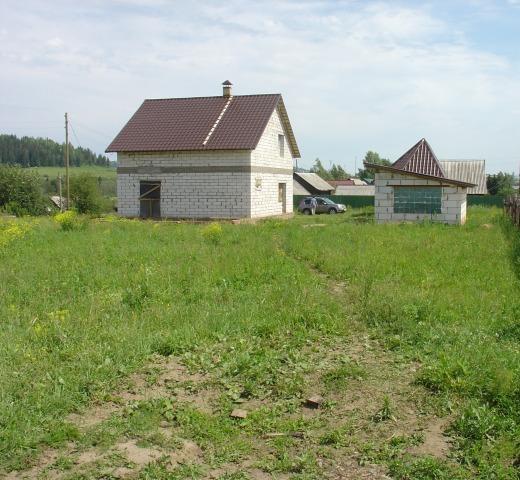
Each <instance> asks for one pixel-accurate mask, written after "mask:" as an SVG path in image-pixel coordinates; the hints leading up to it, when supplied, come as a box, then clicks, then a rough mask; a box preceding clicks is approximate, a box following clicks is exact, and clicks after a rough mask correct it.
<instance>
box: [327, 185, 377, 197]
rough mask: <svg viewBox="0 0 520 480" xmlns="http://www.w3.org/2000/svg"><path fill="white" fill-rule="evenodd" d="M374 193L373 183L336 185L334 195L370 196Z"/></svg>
mask: <svg viewBox="0 0 520 480" xmlns="http://www.w3.org/2000/svg"><path fill="white" fill-rule="evenodd" d="M375 194H376V187H375V186H374V185H338V186H337V187H336V191H335V192H334V195H344V196H346V197H348V196H367V197H372V196H374V195H375Z"/></svg>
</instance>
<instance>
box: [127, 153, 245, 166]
mask: <svg viewBox="0 0 520 480" xmlns="http://www.w3.org/2000/svg"><path fill="white" fill-rule="evenodd" d="M250 163H251V152H250V151H249V150H207V151H186V152H161V153H118V154H117V166H118V167H211V166H218V167H222V166H248V165H250Z"/></svg>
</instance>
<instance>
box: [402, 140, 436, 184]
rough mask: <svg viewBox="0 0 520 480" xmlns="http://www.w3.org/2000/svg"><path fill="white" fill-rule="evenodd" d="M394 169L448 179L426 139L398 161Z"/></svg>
mask: <svg viewBox="0 0 520 480" xmlns="http://www.w3.org/2000/svg"><path fill="white" fill-rule="evenodd" d="M392 167H394V168H397V169H399V170H404V171H405V172H412V173H420V174H422V175H431V176H433V177H438V178H445V177H446V175H444V171H443V169H442V167H441V165H440V163H439V160H437V157H436V156H435V153H433V150H432V147H430V144H429V143H428V142H427V141H426V139H424V138H422V139H421V140H419V141H418V142H417V143H416V144H415V145H414V146H413V147H412V148H410V150H408V151H407V152H406V153H405V154H404V155H402V156H401V157H400V158H399V159H397V160H396V161H395V162H394V163H393V164H392Z"/></svg>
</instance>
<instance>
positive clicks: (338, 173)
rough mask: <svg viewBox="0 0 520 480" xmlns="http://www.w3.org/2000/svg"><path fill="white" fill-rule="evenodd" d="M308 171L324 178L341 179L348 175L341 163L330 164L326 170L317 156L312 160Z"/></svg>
mask: <svg viewBox="0 0 520 480" xmlns="http://www.w3.org/2000/svg"><path fill="white" fill-rule="evenodd" d="M310 172H312V173H316V174H317V175H319V176H320V177H321V178H323V179H324V180H343V179H346V178H349V177H350V174H348V173H347V172H346V171H345V169H344V168H343V167H342V166H341V165H336V164H335V163H333V164H332V167H331V168H330V170H327V169H326V168H325V167H324V166H323V164H322V163H321V160H320V159H319V158H317V159H316V160H314V165H313V166H312V167H311V169H310Z"/></svg>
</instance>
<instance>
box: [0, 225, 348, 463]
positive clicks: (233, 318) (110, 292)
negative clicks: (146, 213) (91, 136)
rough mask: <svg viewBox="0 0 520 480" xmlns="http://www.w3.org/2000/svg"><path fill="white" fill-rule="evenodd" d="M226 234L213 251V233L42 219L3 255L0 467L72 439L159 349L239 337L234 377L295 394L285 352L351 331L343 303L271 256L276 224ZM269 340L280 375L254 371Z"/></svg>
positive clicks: (226, 228)
mask: <svg viewBox="0 0 520 480" xmlns="http://www.w3.org/2000/svg"><path fill="white" fill-rule="evenodd" d="M215 229H216V227H215V228H213V230H215ZM213 230H212V231H213ZM218 232H219V233H218V240H219V241H218V242H216V241H215V238H214V237H215V235H214V234H212V235H209V234H208V233H207V229H205V227H204V226H195V225H186V224H180V225H176V224H172V223H147V222H143V223H142V222H136V221H111V222H91V224H90V225H89V226H88V227H87V228H85V229H81V230H71V231H63V230H62V229H60V227H59V226H58V225H57V224H54V223H52V222H51V221H50V220H49V221H47V220H42V221H41V222H40V224H39V226H38V227H37V228H34V229H33V230H32V231H31V232H30V233H28V234H26V235H25V237H24V238H23V241H18V242H15V243H14V242H11V243H10V244H9V245H7V247H6V248H5V249H3V250H2V251H1V252H0V255H1V261H0V277H1V278H2V281H1V282H0V298H1V299H2V301H1V302H0V319H1V320H0V321H1V324H2V328H1V329H0V345H1V348H0V364H1V365H2V369H1V370H0V411H1V412H2V414H1V415H0V458H1V459H2V460H1V461H0V462H2V461H3V462H4V466H6V467H8V468H12V467H20V466H22V464H23V462H24V461H25V460H26V459H27V458H28V457H30V454H31V453H33V452H34V451H36V450H37V449H38V447H39V445H41V444H51V445H52V444H56V443H60V442H63V441H66V440H68V439H70V438H74V436H75V435H76V432H75V431H74V429H73V428H71V427H70V425H68V424H67V423H66V422H65V421H64V417H65V415H66V413H67V412H70V411H73V410H75V409H77V408H79V407H81V405H83V404H85V403H86V402H87V401H89V400H92V399H93V398H99V399H102V398H103V397H104V395H105V394H106V393H108V392H109V391H110V389H111V388H112V387H113V385H114V382H115V381H116V380H117V378H118V377H121V376H125V375H127V374H128V373H129V372H130V371H131V370H132V369H134V368H135V367H136V366H138V365H140V364H141V363H142V362H143V360H144V359H145V358H146V356H147V355H149V354H150V353H153V352H159V353H162V354H170V353H182V352H185V351H188V350H193V349H195V348H196V347H198V346H201V345H206V344H208V345H210V344H211V343H212V342H213V343H215V342H219V341H221V340H223V339H227V338H231V339H236V343H237V345H240V348H237V349H236V350H235V353H234V360H233V361H234V362H235V365H234V366H233V368H238V369H241V370H242V371H244V370H248V369H249V370H248V371H250V373H251V376H256V381H255V382H251V383H250V386H249V387H248V388H250V389H251V390H254V389H255V388H259V387H258V386H261V385H262V382H265V383H268V382H271V383H273V382H275V383H276V382H278V385H277V386H276V385H275V386H274V387H273V388H278V390H279V392H280V395H283V394H284V393H283V392H284V389H285V388H292V387H287V386H285V384H284V382H285V381H286V380H287V378H288V377H287V378H277V376H276V365H277V363H280V364H281V363H283V362H284V361H285V359H284V358H283V347H282V346H281V344H282V342H288V343H291V342H292V343H293V344H297V343H299V342H301V343H304V342H305V341H306V340H307V339H309V338H312V330H314V331H316V332H323V331H327V330H332V329H334V330H337V329H338V328H343V325H342V324H343V322H344V320H343V318H344V317H343V316H342V315H341V314H340V313H339V312H340V306H338V305H337V304H334V303H330V302H328V300H327V298H326V296H324V295H323V292H324V291H325V285H324V282H320V281H316V280H315V278H314V276H313V275H312V273H311V272H309V271H308V269H307V268H306V267H305V266H304V265H301V264H299V263H298V262H296V261H294V260H293V259H291V258H290V257H287V256H285V255H284V253H283V251H281V250H279V249H277V248H276V247H275V243H274V241H273V235H272V231H271V229H270V228H268V227H257V226H240V227H236V226H233V225H223V226H222V227H219V228H218ZM338 325H339V326H338ZM287 331H290V332H291V335H289V336H288V335H286V334H284V335H280V334H279V332H287ZM262 339H266V340H265V343H266V345H269V347H266V349H265V350H264V351H262V353H261V355H262V356H263V357H265V359H266V361H267V360H268V361H269V362H270V363H271V365H272V368H273V372H272V373H271V374H269V372H267V371H263V370H262V371H260V369H257V370H258V371H257V372H256V373H255V372H253V371H254V370H255V368H256V367H255V365H254V362H255V361H257V362H258V361H261V360H262V358H263V357H262V358H261V357H259V356H258V352H257V354H256V360H255V359H254V358H253V357H255V354H254V353H253V350H254V348H253V347H254V345H259V344H260V343H261V342H262ZM233 342H235V340H233ZM230 368H231V367H230ZM268 376H270V379H269V378H267V377H268ZM255 385H256V386H255ZM0 465H1V463H0Z"/></svg>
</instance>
